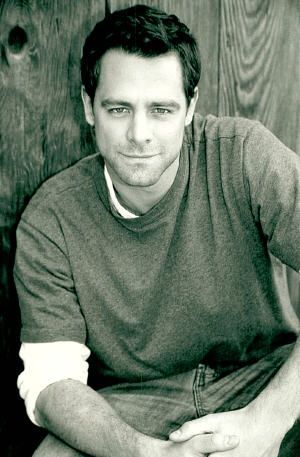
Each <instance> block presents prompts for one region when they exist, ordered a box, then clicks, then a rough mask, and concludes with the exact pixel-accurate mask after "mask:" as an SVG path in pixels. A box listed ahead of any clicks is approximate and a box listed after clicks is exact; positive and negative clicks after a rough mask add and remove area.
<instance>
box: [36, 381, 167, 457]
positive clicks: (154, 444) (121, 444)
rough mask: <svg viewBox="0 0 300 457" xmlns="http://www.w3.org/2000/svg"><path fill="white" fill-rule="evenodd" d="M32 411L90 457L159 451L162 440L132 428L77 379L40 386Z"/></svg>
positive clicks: (143, 456)
mask: <svg viewBox="0 0 300 457" xmlns="http://www.w3.org/2000/svg"><path fill="white" fill-rule="evenodd" d="M35 415H36V418H37V420H38V422H39V423H40V424H41V425H42V426H43V427H45V428H46V429H47V430H49V431H50V432H52V433H53V434H54V435H56V436H57V437H59V438H60V439H61V440H63V441H64V442H66V443H67V444H69V445H70V446H72V447H74V448H75V449H77V450H79V451H81V452H84V453H87V454H90V455H92V456H94V457H98V456H99V457H123V456H124V457H128V455H130V456H132V457H156V456H157V457H158V456H159V455H160V452H159V449H160V446H161V445H162V444H163V442H162V441H160V440H157V439H154V438H151V437H149V436H146V435H143V434H141V433H140V432H138V431H136V430H134V429H133V428H132V427H130V426H129V425H127V424H126V423H125V422H123V421H122V420H121V419H120V418H119V417H118V415H117V413H116V412H115V411H114V410H113V409H112V408H111V406H110V405H109V404H108V403H107V402H106V401H105V400H104V398H103V397H102V396H101V395H100V394H98V393H97V392H95V391H94V390H92V389H91V388H90V387H88V386H86V385H84V384H82V383H80V382H77V381H73V380H64V381H59V382H56V383H54V384H51V385H50V386H48V387H47V388H46V389H44V390H43V391H42V392H41V394H40V395H39V397H38V400H37V404H36V410H35Z"/></svg>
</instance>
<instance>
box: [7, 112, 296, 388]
mask: <svg viewBox="0 0 300 457" xmlns="http://www.w3.org/2000/svg"><path fill="white" fill-rule="evenodd" d="M299 246H300V158H299V157H298V156H297V155H296V154H295V153H293V152H292V151H290V150H289V149H288V148H286V147H285V146H284V145H283V144H282V143H281V142H280V141H279V140H278V139H276V138H275V137H274V136H273V135H272V134H271V133H270V132H269V131H268V130H266V129H265V128H264V127H263V126H262V125H261V124H259V123H258V122H253V121H249V120H245V119H238V118H215V117H213V116H209V117H207V118H205V119H203V118H200V117H199V116H198V115H196V116H195V118H194V122H193V124H192V126H190V127H189V128H188V129H187V131H186V135H185V139H184V143H183V147H182V151H181V158H180V165H179V170H178V173H177V176H176V178H175V181H174V183H173V185H172V187H171V188H170V190H169V192H168V193H167V194H166V195H165V197H164V198H163V199H162V200H161V201H160V202H159V203H158V204H157V205H156V206H155V207H153V208H152V209H151V210H150V211H149V212H148V213H147V214H145V215H143V216H141V217H139V218H137V219H122V218H121V217H119V216H117V215H115V214H114V213H113V212H112V211H111V206H110V203H109V197H108V192H107V187H106V182H105V178H104V174H103V161H102V159H101V157H100V155H99V154H95V155H93V156H90V157H88V158H85V159H83V160H81V161H80V162H78V163H77V164H76V165H74V166H72V167H70V168H69V169H67V170H65V171H63V172H61V173H59V174H58V175H56V176H55V177H53V178H51V179H49V180H48V181H47V182H46V183H44V184H43V185H42V187H41V188H40V189H39V191H38V192H37V193H36V194H35V196H34V197H33V198H32V200H31V202H30V204H29V205H28V207H27V209H26V210H25V212H24V214H23V217H22V220H21V222H20V224H19V227H18V249H17V257H16V265H15V278H16V285H17V289H18V294H19V299H20V306H21V312H22V322H23V326H22V335H21V339H22V341H27V342H46V341H59V340H73V341H78V342H81V343H85V344H86V345H87V346H88V347H89V348H90V349H91V351H92V354H93V355H92V360H91V364H92V366H93V368H94V369H96V371H97V372H98V373H100V377H99V379H100V378H101V379H102V380H103V379H104V378H103V377H106V378H107V382H115V381H121V380H127V381H139V380H145V379H149V378H156V377H161V376H166V375H170V374H175V373H178V372H182V371H185V370H189V369H191V368H194V367H195V366H197V364H198V363H208V364H209V365H211V366H213V367H215V368H216V367H219V368H225V369H227V368H229V367H238V366H240V365H241V364H244V363H247V362H249V361H252V360H256V359H257V358H259V357H260V356H262V355H264V354H265V353H267V352H269V351H270V350H272V349H273V348H275V347H276V346H278V345H281V344H285V343H288V342H290V341H293V340H294V339H295V337H296V333H297V332H298V331H299V323H298V320H297V318H296V316H295V313H294V311H293V309H292V307H291V304H290V303H289V300H288V298H287V297H288V293H287V289H286V288H285V283H284V282H283V284H282V285H281V287H280V288H278V287H276V278H275V277H274V270H273V268H272V265H271V261H270V255H269V250H270V251H271V252H272V253H273V254H274V255H275V256H276V257H278V258H279V259H280V260H281V261H282V262H284V263H286V264H287V265H289V266H291V267H292V268H294V269H295V270H297V271H298V270H299V269H300V249H299Z"/></svg>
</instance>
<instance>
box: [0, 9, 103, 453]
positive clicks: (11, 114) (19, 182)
mask: <svg viewBox="0 0 300 457" xmlns="http://www.w3.org/2000/svg"><path fill="white" fill-rule="evenodd" d="M104 13H105V1H104V0H103V1H99V0H85V1H84V7H83V3H82V2H78V1H76V0H71V1H67V2H59V1H57V0H45V1H42V2H40V1H37V0H34V1H27V0H23V1H21V0H2V2H1V3H0V106H1V115H0V259H1V262H0V303H1V308H0V354H1V361H2V364H3V366H4V367H5V373H6V374H5V376H4V377H3V378H2V380H3V383H4V387H3V390H2V392H3V394H2V397H3V398H1V400H2V399H3V401H1V411H0V454H1V455H3V456H5V457H10V456H18V455H20V456H21V455H22V456H23V457H24V456H25V457H26V455H28V456H30V455H32V451H33V449H34V447H36V441H37V439H40V437H41V433H42V432H41V430H39V429H37V428H36V427H34V426H33V425H31V424H30V423H29V420H28V419H27V418H26V416H25V412H24V406H23V401H22V400H20V399H19V398H18V394H17V391H16V377H17V373H18V372H20V369H21V366H20V361H19V359H18V355H17V354H18V348H19V330H20V329H19V327H20V319H19V309H18V303H17V298H16V294H15V290H14V284H13V279H12V268H13V260H14V251H15V227H16V224H17V222H18V220H19V217H20V213H21V212H22V210H23V208H24V206H25V205H26V203H27V201H28V199H29V198H30V197H31V195H32V194H33V193H34V191H35V190H36V189H37V188H38V186H39V185H40V184H41V182H43V181H44V180H45V179H47V178H48V177H49V176H51V175H53V174H55V173H57V172H58V171H59V170H61V169H63V168H66V167H67V166H69V165H70V164H72V163H74V162H76V161H77V160H78V159H79V158H81V157H82V156H84V155H87V154H89V153H91V152H94V148H93V145H92V142H91V135H90V130H89V128H88V127H87V125H86V123H85V120H84V116H83V110H82V107H81V99H80V85H81V83H80V71H79V68H80V56H81V48H82V45H83V41H84V39H85V37H86V35H87V34H88V33H89V32H90V31H91V29H92V27H93V26H94V24H95V23H96V22H97V21H98V20H100V19H102V18H103V17H104Z"/></svg>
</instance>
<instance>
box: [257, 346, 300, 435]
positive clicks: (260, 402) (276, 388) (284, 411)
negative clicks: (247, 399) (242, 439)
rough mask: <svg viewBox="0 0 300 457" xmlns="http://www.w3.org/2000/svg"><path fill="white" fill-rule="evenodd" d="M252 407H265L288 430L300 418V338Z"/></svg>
mask: <svg viewBox="0 0 300 457" xmlns="http://www.w3.org/2000/svg"><path fill="white" fill-rule="evenodd" d="M249 407H250V408H251V409H254V410H255V409H257V408H258V409H259V408H263V409H265V410H266V411H267V412H268V413H269V414H270V415H271V416H273V418H274V419H275V418H278V419H279V421H280V422H281V423H282V424H283V426H285V427H286V431H288V430H289V429H290V428H291V427H292V426H293V424H294V422H295V421H296V420H297V419H299V418H300V338H298V340H297V341H296V343H295V347H294V349H293V351H292V353H291V354H290V355H289V357H288V359H287V360H286V362H285V363H284V364H283V365H282V367H281V368H280V370H279V371H278V372H277V373H276V375H275V376H274V378H273V379H272V381H271V382H270V383H269V384H268V385H267V387H266V388H265V389H264V390H263V391H262V392H261V393H260V394H259V395H258V397H257V398H256V399H255V400H254V401H253V402H252V403H250V405H249Z"/></svg>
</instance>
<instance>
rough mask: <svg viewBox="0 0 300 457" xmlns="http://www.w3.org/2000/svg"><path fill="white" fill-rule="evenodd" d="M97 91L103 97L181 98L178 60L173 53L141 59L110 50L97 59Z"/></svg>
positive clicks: (182, 91) (181, 86) (181, 81)
mask: <svg viewBox="0 0 300 457" xmlns="http://www.w3.org/2000/svg"><path fill="white" fill-rule="evenodd" d="M97 92H99V95H100V96H105V97H107V96H115V97H124V96H126V95H127V96H129V97H133V98H134V97H139V96H143V97H145V98H146V97H147V98H153V97H154V98H155V97H159V96H163V95H164V96H165V97H166V96H168V95H169V96H171V97H174V96H175V97H178V98H180V97H183V98H185V95H184V87H183V77H182V69H181V63H180V59H179V57H178V55H177V54H175V53H167V54H163V55H161V56H157V57H141V56H137V55H135V54H128V53H126V52H125V51H122V50H119V49H113V50H110V51H108V52H106V53H105V54H104V56H103V57H102V59H101V69H100V76H99V81H98V86H97Z"/></svg>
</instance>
